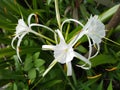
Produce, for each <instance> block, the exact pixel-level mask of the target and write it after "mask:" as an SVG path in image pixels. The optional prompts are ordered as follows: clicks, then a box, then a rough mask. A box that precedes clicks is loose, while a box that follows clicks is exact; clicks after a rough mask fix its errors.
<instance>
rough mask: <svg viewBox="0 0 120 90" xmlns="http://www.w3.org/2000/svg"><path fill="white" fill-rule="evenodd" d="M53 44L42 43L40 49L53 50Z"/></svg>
mask: <svg viewBox="0 0 120 90" xmlns="http://www.w3.org/2000/svg"><path fill="white" fill-rule="evenodd" d="M54 49H55V46H53V45H42V50H54Z"/></svg>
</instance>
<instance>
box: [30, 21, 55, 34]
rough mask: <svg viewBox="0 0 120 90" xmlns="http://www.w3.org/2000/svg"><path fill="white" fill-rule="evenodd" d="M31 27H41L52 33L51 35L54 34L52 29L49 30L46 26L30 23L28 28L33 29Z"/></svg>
mask: <svg viewBox="0 0 120 90" xmlns="http://www.w3.org/2000/svg"><path fill="white" fill-rule="evenodd" d="M33 26H39V27H43V28H45V29H48V30H49V31H51V32H53V33H54V34H55V31H54V30H53V29H51V28H49V27H47V26H45V25H42V24H36V23H32V24H30V25H29V27H30V28H31V27H33Z"/></svg>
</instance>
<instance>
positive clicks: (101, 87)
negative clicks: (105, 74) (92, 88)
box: [97, 80, 103, 90]
mask: <svg viewBox="0 0 120 90" xmlns="http://www.w3.org/2000/svg"><path fill="white" fill-rule="evenodd" d="M97 90H103V80H102V81H101V83H100V85H99V86H98V88H97Z"/></svg>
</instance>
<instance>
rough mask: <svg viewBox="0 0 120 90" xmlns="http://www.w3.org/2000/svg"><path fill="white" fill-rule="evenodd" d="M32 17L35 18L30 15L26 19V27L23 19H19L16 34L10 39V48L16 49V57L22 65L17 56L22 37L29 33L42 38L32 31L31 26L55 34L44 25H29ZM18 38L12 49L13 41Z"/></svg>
mask: <svg viewBox="0 0 120 90" xmlns="http://www.w3.org/2000/svg"><path fill="white" fill-rule="evenodd" d="M32 16H35V14H30V15H29V17H28V25H27V24H26V23H25V21H24V20H23V19H19V20H18V24H17V26H16V32H15V37H14V38H13V39H12V42H11V46H12V48H13V49H16V53H17V56H18V58H19V60H20V62H21V63H22V60H21V58H20V55H19V47H20V44H21V41H22V39H23V37H24V36H25V35H26V34H27V33H29V32H31V33H33V34H35V35H38V36H41V37H44V36H43V35H41V34H40V33H37V32H35V31H34V30H32V28H31V27H33V26H39V27H43V28H46V29H48V30H50V31H52V32H53V33H55V32H54V31H53V30H52V29H51V28H49V27H47V26H44V25H41V24H36V23H32V24H31V23H30V22H31V18H32ZM17 38H18V42H17V46H16V48H15V47H14V45H13V44H14V41H15V40H16V39H17Z"/></svg>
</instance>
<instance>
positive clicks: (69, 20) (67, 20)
mask: <svg viewBox="0 0 120 90" xmlns="http://www.w3.org/2000/svg"><path fill="white" fill-rule="evenodd" d="M71 21H72V22H75V23H78V24H79V25H80V26H82V27H84V25H83V24H82V23H81V22H80V21H77V20H75V19H66V20H64V21H63V23H62V25H61V28H63V26H64V24H65V23H66V22H71Z"/></svg>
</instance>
